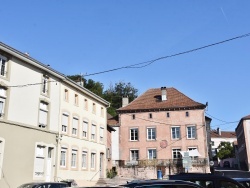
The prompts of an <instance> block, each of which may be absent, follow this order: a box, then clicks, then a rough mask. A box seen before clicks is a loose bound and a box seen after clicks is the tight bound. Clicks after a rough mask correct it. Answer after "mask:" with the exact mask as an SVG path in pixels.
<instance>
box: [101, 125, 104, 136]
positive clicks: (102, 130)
mask: <svg viewBox="0 0 250 188" xmlns="http://www.w3.org/2000/svg"><path fill="white" fill-rule="evenodd" d="M103 132H104V129H103V128H102V127H101V128H100V137H103Z"/></svg>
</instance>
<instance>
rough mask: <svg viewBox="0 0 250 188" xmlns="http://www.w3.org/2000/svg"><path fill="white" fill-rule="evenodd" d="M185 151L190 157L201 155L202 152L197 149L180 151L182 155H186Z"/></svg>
mask: <svg viewBox="0 0 250 188" xmlns="http://www.w3.org/2000/svg"><path fill="white" fill-rule="evenodd" d="M185 152H188V153H189V157H199V156H201V154H200V153H199V152H198V150H197V149H194V150H189V151H180V153H181V155H182V156H184V153H185Z"/></svg>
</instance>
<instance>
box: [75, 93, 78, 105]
mask: <svg viewBox="0 0 250 188" xmlns="http://www.w3.org/2000/svg"><path fill="white" fill-rule="evenodd" d="M75 105H78V95H77V94H75Z"/></svg>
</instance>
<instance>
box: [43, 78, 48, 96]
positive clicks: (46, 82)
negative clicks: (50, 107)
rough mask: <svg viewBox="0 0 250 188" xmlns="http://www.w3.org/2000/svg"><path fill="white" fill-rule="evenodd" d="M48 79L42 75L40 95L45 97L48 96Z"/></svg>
mask: <svg viewBox="0 0 250 188" xmlns="http://www.w3.org/2000/svg"><path fill="white" fill-rule="evenodd" d="M48 81H49V77H48V76H46V75H43V80H42V93H43V94H45V95H48V91H49V87H48V83H49V82H48Z"/></svg>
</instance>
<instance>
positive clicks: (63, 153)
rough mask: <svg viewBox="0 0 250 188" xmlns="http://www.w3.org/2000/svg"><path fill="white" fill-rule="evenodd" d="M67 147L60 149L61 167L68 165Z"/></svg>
mask: <svg viewBox="0 0 250 188" xmlns="http://www.w3.org/2000/svg"><path fill="white" fill-rule="evenodd" d="M67 150H68V149H67V148H64V147H62V148H61V151H60V154H61V155H60V167H64V168H66V166H67V154H68V152H67Z"/></svg>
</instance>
